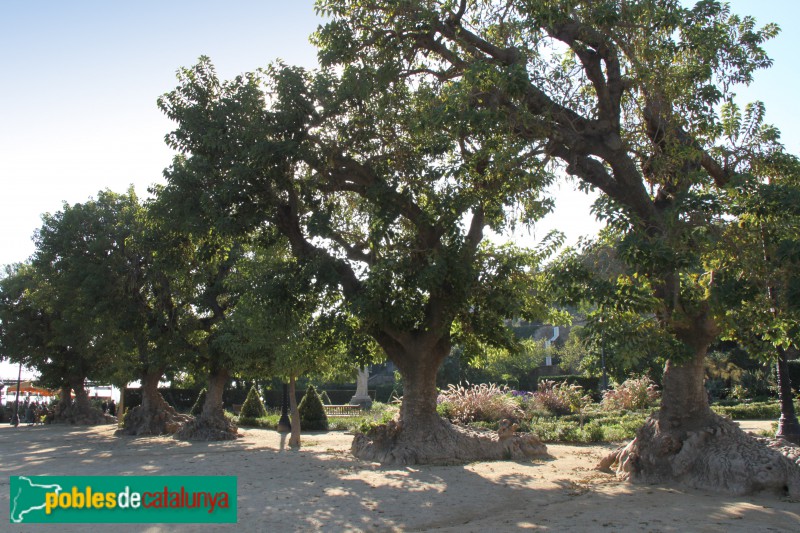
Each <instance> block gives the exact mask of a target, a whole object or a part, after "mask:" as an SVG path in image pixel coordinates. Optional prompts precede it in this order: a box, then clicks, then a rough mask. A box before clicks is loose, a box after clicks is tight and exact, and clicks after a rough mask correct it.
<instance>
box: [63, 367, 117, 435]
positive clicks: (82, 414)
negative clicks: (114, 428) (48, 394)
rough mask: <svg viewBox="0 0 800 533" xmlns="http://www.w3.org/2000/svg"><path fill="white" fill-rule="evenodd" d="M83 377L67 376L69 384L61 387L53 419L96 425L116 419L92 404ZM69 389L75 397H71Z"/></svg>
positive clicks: (68, 422) (109, 422) (69, 422)
mask: <svg viewBox="0 0 800 533" xmlns="http://www.w3.org/2000/svg"><path fill="white" fill-rule="evenodd" d="M83 382H84V378H83V377H81V376H73V377H71V378H69V385H65V386H63V387H62V388H61V395H62V398H61V401H60V403H59V406H58V408H57V409H56V412H55V416H54V421H55V422H64V423H67V424H80V425H96V424H111V423H113V422H115V421H116V419H115V418H114V417H112V416H108V415H105V414H104V413H103V412H102V411H101V410H100V409H97V408H96V407H93V406H92V402H91V401H90V399H89V394H88V393H87V391H86V388H85V387H84V385H83ZM71 391H74V392H75V398H74V399H72V398H71Z"/></svg>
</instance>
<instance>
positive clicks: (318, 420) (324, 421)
mask: <svg viewBox="0 0 800 533" xmlns="http://www.w3.org/2000/svg"><path fill="white" fill-rule="evenodd" d="M297 410H298V411H299V412H300V425H301V426H302V427H303V428H304V429H307V430H309V431H328V415H326V414H325V408H324V407H323V406H322V399H321V398H320V397H319V394H317V389H315V388H314V385H309V386H308V390H306V395H305V396H303V399H302V400H301V401H300V405H299V406H298V407H297Z"/></svg>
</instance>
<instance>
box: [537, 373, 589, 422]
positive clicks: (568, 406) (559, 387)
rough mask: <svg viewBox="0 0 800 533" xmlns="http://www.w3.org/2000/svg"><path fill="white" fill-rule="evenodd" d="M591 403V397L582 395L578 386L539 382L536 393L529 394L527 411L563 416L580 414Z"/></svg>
mask: <svg viewBox="0 0 800 533" xmlns="http://www.w3.org/2000/svg"><path fill="white" fill-rule="evenodd" d="M591 402H592V398H591V396H589V395H587V394H584V391H583V387H581V386H580V385H577V384H574V383H568V382H567V381H566V380H564V381H562V382H561V383H559V382H556V381H553V380H543V381H540V382H539V387H538V388H537V389H536V392H534V393H532V394H531V396H530V398H529V400H528V409H529V410H535V411H546V412H549V413H551V414H554V415H563V414H568V413H577V412H581V411H582V410H583V409H584V407H586V406H587V405H589V404H590V403H591Z"/></svg>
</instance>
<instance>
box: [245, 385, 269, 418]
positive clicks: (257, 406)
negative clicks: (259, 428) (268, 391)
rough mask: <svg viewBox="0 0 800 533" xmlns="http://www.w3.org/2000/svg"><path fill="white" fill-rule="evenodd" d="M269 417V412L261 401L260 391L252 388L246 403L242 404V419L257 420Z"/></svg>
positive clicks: (254, 387)
mask: <svg viewBox="0 0 800 533" xmlns="http://www.w3.org/2000/svg"><path fill="white" fill-rule="evenodd" d="M265 416H267V410H266V408H265V407H264V402H262V401H261V398H260V397H259V395H258V390H257V389H256V386H255V385H253V386H252V387H250V392H248V393H247V398H245V400H244V403H243V404H242V410H241V411H240V412H239V417H240V418H245V419H256V418H264V417H265Z"/></svg>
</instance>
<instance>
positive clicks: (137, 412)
mask: <svg viewBox="0 0 800 533" xmlns="http://www.w3.org/2000/svg"><path fill="white" fill-rule="evenodd" d="M161 375H162V372H161V371H160V370H156V371H150V372H147V373H145V374H144V375H143V376H142V405H140V406H138V407H135V408H133V409H132V410H131V411H129V412H128V415H127V416H126V417H125V421H124V425H123V427H122V429H120V430H119V431H118V433H120V434H123V435H172V434H174V433H177V432H178V431H179V430H180V429H181V427H182V426H183V425H184V424H185V423H186V422H188V421H189V419H190V417H189V416H187V415H181V414H178V412H177V411H175V409H173V408H172V407H171V406H170V405H169V404H168V403H167V402H166V400H164V398H163V397H162V396H161V393H160V392H158V382H159V380H160V379H161Z"/></svg>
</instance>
